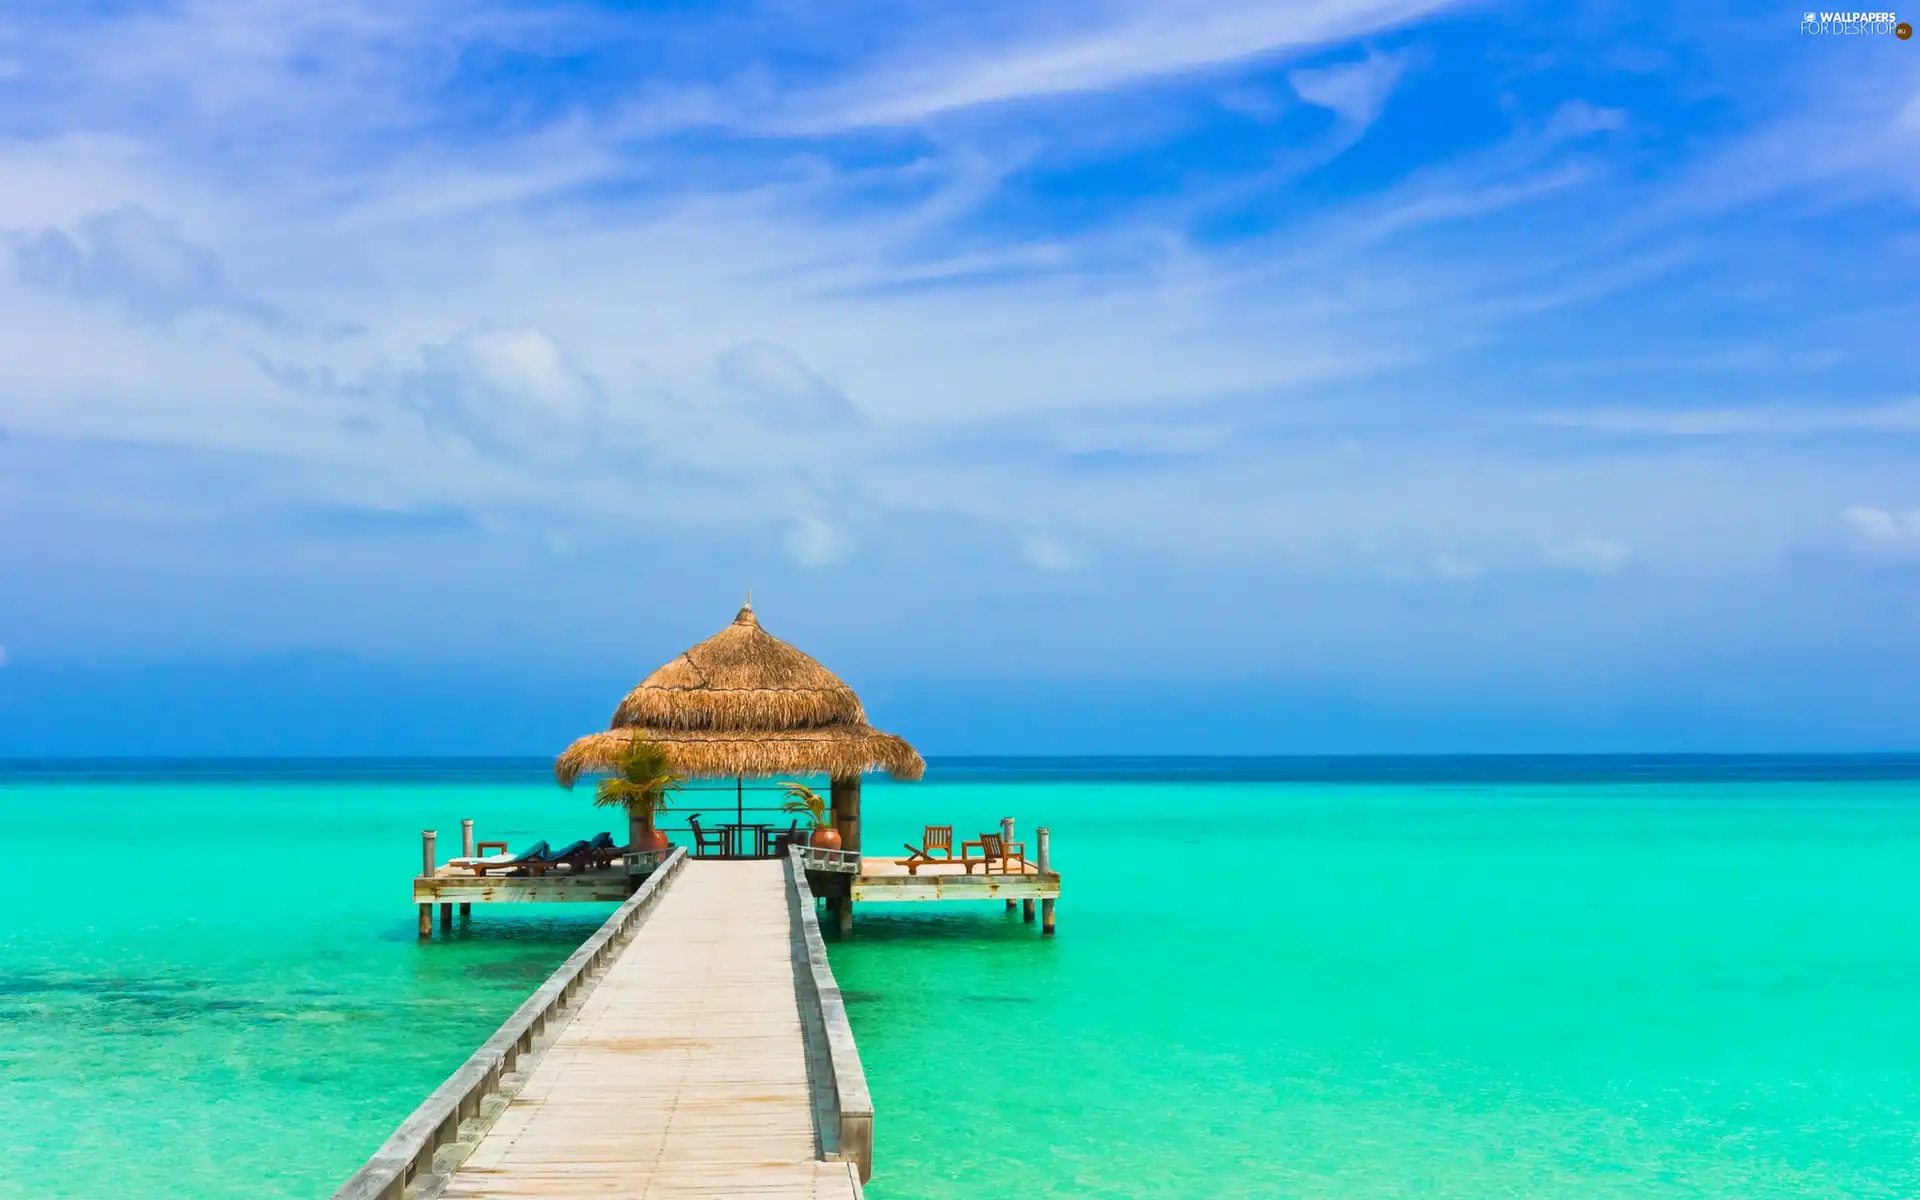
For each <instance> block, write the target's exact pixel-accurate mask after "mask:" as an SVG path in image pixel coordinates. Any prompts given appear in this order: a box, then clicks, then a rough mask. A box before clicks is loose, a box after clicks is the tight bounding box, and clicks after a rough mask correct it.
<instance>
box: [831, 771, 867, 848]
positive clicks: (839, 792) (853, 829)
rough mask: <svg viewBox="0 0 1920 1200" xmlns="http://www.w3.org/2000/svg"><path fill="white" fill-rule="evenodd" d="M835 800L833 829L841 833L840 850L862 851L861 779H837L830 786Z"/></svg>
mask: <svg viewBox="0 0 1920 1200" xmlns="http://www.w3.org/2000/svg"><path fill="white" fill-rule="evenodd" d="M829 794H830V795H831V796H832V798H833V806H832V820H833V827H834V828H835V829H837V830H839V831H840V848H841V849H842V850H852V851H854V852H856V853H857V852H858V851H859V849H860V777H859V776H858V775H856V776H854V777H853V778H852V779H835V780H833V781H832V782H831V783H830V784H829Z"/></svg>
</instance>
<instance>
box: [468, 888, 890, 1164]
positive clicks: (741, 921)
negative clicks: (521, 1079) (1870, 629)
mask: <svg viewBox="0 0 1920 1200" xmlns="http://www.w3.org/2000/svg"><path fill="white" fill-rule="evenodd" d="M786 887H787V885H786V876H785V874H784V868H783V866H782V864H781V863H779V862H775V861H760V862H689V863H687V864H686V866H685V868H684V869H683V870H682V871H681V872H680V873H679V876H678V877H677V878H676V879H675V880H674V881H673V884H672V886H671V887H670V888H668V889H667V890H666V892H665V893H664V894H663V895H662V896H661V897H660V899H659V902H658V907H657V908H656V910H655V911H654V914H653V916H652V918H651V919H650V920H649V921H648V923H647V924H646V926H645V927H644V928H642V929H641V930H640V931H639V932H638V933H637V934H636V935H635V936H634V938H633V940H632V941H631V942H630V943H628V945H627V946H626V947H625V948H624V950H622V951H621V953H620V955H619V957H618V958H617V959H616V960H615V961H614V962H613V964H612V965H611V966H610V967H608V969H607V971H606V974H605V975H604V976H603V977H602V978H601V979H600V981H599V983H598V985H597V986H595V987H594V989H593V991H592V992H591V994H589V995H588V996H587V998H586V999H585V1000H584V1001H583V1002H582V1003H581V1005H580V1008H579V1011H578V1012H577V1013H576V1014H575V1015H574V1016H573V1018H572V1020H571V1021H570V1022H568V1024H567V1025H566V1027H565V1028H564V1029H563V1030H562V1031H561V1032H560V1034H559V1036H558V1037H557V1038H556V1039H555V1040H554V1042H553V1044H552V1045H551V1046H550V1047H549V1048H548V1049H547V1050H546V1052H545V1053H544V1054H543V1055H542V1056H541V1058H540V1060H539V1062H538V1064H537V1065H535V1066H534V1068H533V1070H532V1072H531V1074H529V1075H528V1076H527V1079H526V1082H525V1084H524V1085H523V1086H522V1087H521V1088H520V1090H519V1093H518V1095H517V1096H515V1097H514V1099H513V1101H512V1103H511V1104H509V1105H508V1106H507V1107H506V1109H505V1110H504V1111H503V1112H502V1113H501V1114H500V1115H499V1117H498V1118H497V1120H496V1121H495V1122H494V1124H493V1126H492V1128H491V1129H489V1130H488V1131H487V1132H486V1133H485V1134H484V1135H483V1136H482V1137H481V1139H480V1141H479V1142H478V1144H477V1145H475V1146H474V1148H473V1150H472V1152H471V1153H470V1154H469V1155H468V1156H467V1157H466V1159H465V1161H464V1162H462V1163H461V1164H460V1166H459V1167H458V1168H457V1169H456V1170H455V1171H454V1172H453V1174H452V1176H451V1177H450V1178H449V1179H448V1180H447V1183H446V1186H445V1188H444V1190H442V1191H441V1192H440V1193H439V1194H440V1195H441V1196H442V1197H446V1198H448V1200H510V1198H511V1200H519V1198H523V1197H605V1198H609V1200H676V1198H680V1197H695V1196H698V1197H743V1198H745V1197H751V1198H753V1200H773V1198H775V1197H781V1198H786V1197H794V1198H798V1197H808V1198H814V1200H829V1198H842V1197H858V1196H859V1195H860V1184H859V1179H858V1175H857V1173H856V1171H855V1168H854V1166H853V1165H852V1164H851V1163H846V1162H823V1161H821V1157H822V1140H821V1136H820V1134H819V1132H818V1131H817V1129H816V1121H815V1109H816V1099H817V1098H816V1096H815V1095H814V1093H813V1091H812V1089H811V1087H810V1083H809V1074H808V1062H807V1048H806V1045H805V1043H804V1040H803V1036H802V1027H801V1013H800V1004H799V1002H798V999H797V997H796V992H795V976H794V961H793V953H792V949H791V947H792V939H793V928H792V922H791V920H790V915H789V904H788V898H787V891H786ZM475 898H476V899H479V898H480V897H475ZM490 898H491V897H490Z"/></svg>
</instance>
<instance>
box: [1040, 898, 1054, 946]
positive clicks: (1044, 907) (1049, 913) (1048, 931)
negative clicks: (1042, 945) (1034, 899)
mask: <svg viewBox="0 0 1920 1200" xmlns="http://www.w3.org/2000/svg"><path fill="white" fill-rule="evenodd" d="M1040 933H1041V935H1042V936H1044V937H1052V936H1053V901H1051V900H1042V901H1041V902H1040Z"/></svg>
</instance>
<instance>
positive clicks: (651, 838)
mask: <svg viewBox="0 0 1920 1200" xmlns="http://www.w3.org/2000/svg"><path fill="white" fill-rule="evenodd" d="M609 765H610V766H611V767H612V768H613V774H611V775H609V776H607V777H606V778H605V779H602V780H601V781H600V786H599V787H598V788H596V789H595V790H594V796H593V803H594V806H595V807H597V808H624V809H626V810H627V845H628V846H629V847H630V848H631V849H632V850H634V851H640V850H665V849H666V848H667V847H668V846H670V845H672V844H673V843H671V842H669V841H668V840H667V835H666V834H664V833H662V832H660V830H659V828H658V827H657V826H656V825H655V824H654V819H655V818H656V817H658V816H659V815H660V813H662V812H663V811H665V810H666V807H667V797H668V795H669V794H670V793H672V792H675V791H678V790H679V788H680V785H681V784H683V783H685V782H686V776H684V775H682V774H681V773H680V772H678V771H676V770H674V767H673V760H672V759H671V758H670V757H669V756H668V754H667V748H666V747H665V746H662V745H661V744H660V743H658V742H649V741H643V740H641V739H639V738H635V739H634V740H633V741H631V742H629V743H627V746H626V748H625V749H623V750H621V751H620V754H619V756H618V757H617V758H615V759H614V760H613V761H612V762H611V763H610V764H609Z"/></svg>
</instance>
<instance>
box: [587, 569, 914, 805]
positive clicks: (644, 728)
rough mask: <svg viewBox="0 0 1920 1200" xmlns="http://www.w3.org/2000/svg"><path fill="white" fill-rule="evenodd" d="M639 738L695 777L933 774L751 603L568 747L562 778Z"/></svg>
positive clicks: (601, 763) (603, 763) (595, 765)
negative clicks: (763, 622) (765, 625)
mask: <svg viewBox="0 0 1920 1200" xmlns="http://www.w3.org/2000/svg"><path fill="white" fill-rule="evenodd" d="M636 737H640V738H645V739H647V740H648V741H653V742H658V743H660V744H661V745H662V746H665V747H666V748H667V751H668V753H669V755H670V756H671V757H672V759H673V762H674V765H675V766H676V767H678V768H679V769H680V770H681V771H683V772H685V773H686V774H687V775H690V776H693V777H695V778H707V779H712V778H728V777H764V776H768V775H816V774H823V775H827V776H829V777H830V778H832V779H834V780H837V781H852V780H857V779H859V777H860V775H861V774H862V773H863V772H867V771H885V772H886V773H887V774H889V775H891V776H893V777H894V778H896V779H918V778H920V776H921V775H922V774H924V773H925V772H926V769H927V764H926V762H925V761H924V760H923V759H921V757H920V755H919V753H918V752H917V751H915V750H914V748H913V747H912V746H909V745H908V744H907V743H906V742H905V741H903V740H902V739H900V738H897V737H895V736H894V735H893V734H891V733H882V732H880V731H879V730H877V729H875V728H874V727H873V726H871V725H869V724H867V714H866V710H865V709H863V708H861V706H860V698H859V697H858V696H855V695H854V694H853V689H852V688H850V687H848V686H847V685H846V684H845V683H843V682H842V681H841V679H840V677H839V676H837V675H835V674H834V673H833V672H831V671H829V670H827V669H826V668H825V667H823V666H821V665H820V664H819V663H817V662H815V661H814V660H813V659H812V658H810V657H808V656H807V655H806V654H803V653H802V652H801V651H799V650H797V649H795V648H794V647H792V646H790V645H788V644H787V643H785V642H783V641H781V640H780V639H779V638H777V637H774V636H773V635H772V634H770V633H768V632H767V631H766V630H764V629H762V628H760V621H759V619H758V618H756V617H755V616H754V615H753V605H752V604H751V603H749V604H747V605H745V606H743V607H742V608H741V609H740V613H739V615H738V616H736V617H734V619H733V624H731V625H729V626H727V627H726V628H725V629H722V630H721V631H720V632H719V633H716V634H714V635H713V636H712V637H710V638H708V639H707V640H706V641H704V642H701V643H700V644H699V645H697V646H695V647H693V648H692V649H691V650H688V651H686V652H685V653H684V654H681V655H680V656H679V657H677V658H675V659H674V660H673V661H672V662H669V663H668V664H667V665H666V666H664V667H661V668H660V669H659V670H657V671H655V672H654V673H653V674H651V675H649V676H647V677H646V678H645V679H644V680H642V681H641V682H640V686H639V687H637V688H634V689H633V690H632V691H631V692H628V693H627V697H626V699H624V700H622V701H621V702H620V707H618V708H616V709H615V710H614V712H613V721H612V723H611V725H610V726H609V728H608V729H606V730H605V731H604V732H601V733H592V734H588V735H587V736H586V737H583V738H581V739H580V740H579V741H577V742H575V743H573V745H571V746H568V747H567V749H566V752H565V753H563V754H562V755H561V756H560V758H559V761H558V762H556V763H555V764H554V774H555V776H557V777H558V778H559V780H560V782H561V783H563V784H566V785H567V786H569V787H571V786H572V785H573V783H574V781H575V780H576V779H578V778H579V777H580V776H581V775H583V774H586V773H588V772H591V771H594V770H596V769H603V768H605V767H607V766H608V764H609V763H610V762H611V761H612V759H613V758H614V756H615V755H617V754H618V753H619V751H620V749H621V748H622V747H623V746H625V745H626V744H627V743H628V742H629V741H631V740H632V739H634V738H636Z"/></svg>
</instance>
